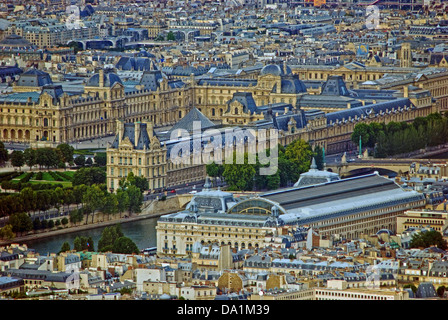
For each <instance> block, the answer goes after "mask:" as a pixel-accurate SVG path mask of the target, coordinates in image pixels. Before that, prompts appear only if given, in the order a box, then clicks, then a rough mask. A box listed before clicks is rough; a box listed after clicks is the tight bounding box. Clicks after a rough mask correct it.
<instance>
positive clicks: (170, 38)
mask: <svg viewBox="0 0 448 320" xmlns="http://www.w3.org/2000/svg"><path fill="white" fill-rule="evenodd" d="M166 40H168V41H175V40H176V37H175V36H174V33H173V31H170V32H168V34H167V35H166Z"/></svg>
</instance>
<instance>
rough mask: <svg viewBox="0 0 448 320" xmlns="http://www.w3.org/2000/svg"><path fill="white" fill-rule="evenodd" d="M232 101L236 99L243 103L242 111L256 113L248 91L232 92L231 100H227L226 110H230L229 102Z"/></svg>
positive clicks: (255, 107)
mask: <svg viewBox="0 0 448 320" xmlns="http://www.w3.org/2000/svg"><path fill="white" fill-rule="evenodd" d="M234 101H238V102H239V103H241V104H242V105H243V112H244V113H250V114H254V113H257V105H256V104H255V100H254V98H253V97H252V93H250V92H236V93H234V94H233V97H232V99H231V100H229V101H228V102H227V112H229V111H230V104H231V103H233V102H234Z"/></svg>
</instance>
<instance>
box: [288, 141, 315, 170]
mask: <svg viewBox="0 0 448 320" xmlns="http://www.w3.org/2000/svg"><path fill="white" fill-rule="evenodd" d="M285 157H286V158H287V159H288V160H290V161H291V162H293V163H294V164H295V169H296V170H298V172H297V174H299V175H300V174H301V173H303V172H306V171H308V170H309V169H310V165H311V159H312V157H313V150H311V146H310V145H309V143H308V142H306V141H304V140H302V139H296V140H294V141H293V142H291V143H290V144H288V145H287V146H286V148H285Z"/></svg>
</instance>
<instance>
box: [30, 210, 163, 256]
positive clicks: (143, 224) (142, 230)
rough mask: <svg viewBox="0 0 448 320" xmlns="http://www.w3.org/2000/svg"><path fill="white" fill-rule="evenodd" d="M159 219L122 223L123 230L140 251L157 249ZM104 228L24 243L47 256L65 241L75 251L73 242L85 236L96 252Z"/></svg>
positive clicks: (58, 248) (56, 250) (58, 249)
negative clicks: (89, 239)
mask: <svg viewBox="0 0 448 320" xmlns="http://www.w3.org/2000/svg"><path fill="white" fill-rule="evenodd" d="M157 219H158V218H149V219H144V220H138V221H133V222H126V223H122V224H121V230H122V231H123V233H124V235H125V236H126V237H128V238H131V239H132V240H133V241H134V242H135V244H136V245H137V247H138V248H139V249H144V248H148V247H155V246H156V242H157V240H156V224H157ZM104 228H105V227H104ZM104 228H95V229H91V230H85V231H79V232H71V233H66V234H61V235H57V236H52V237H47V238H42V239H38V240H33V241H26V242H24V243H25V244H26V245H27V246H28V248H30V249H34V250H35V251H36V252H38V253H39V254H40V255H47V254H49V253H58V252H59V251H60V250H61V246H62V244H63V243H64V242H65V241H67V242H68V243H69V244H70V248H72V249H73V241H74V240H75V238H76V237H80V236H85V237H92V239H93V242H94V249H95V250H96V249H97V248H98V240H99V239H100V238H101V232H102V231H103V229H104Z"/></svg>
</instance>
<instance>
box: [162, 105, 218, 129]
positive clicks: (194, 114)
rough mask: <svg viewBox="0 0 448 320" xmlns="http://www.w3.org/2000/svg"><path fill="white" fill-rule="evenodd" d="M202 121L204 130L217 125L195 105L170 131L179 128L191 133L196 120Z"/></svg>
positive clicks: (201, 126) (201, 125) (201, 124)
mask: <svg viewBox="0 0 448 320" xmlns="http://www.w3.org/2000/svg"><path fill="white" fill-rule="evenodd" d="M196 121H199V122H200V128H201V129H202V130H205V129H209V128H213V127H216V125H215V124H214V123H213V122H212V121H211V120H209V119H208V118H207V117H206V116H205V115H204V114H203V113H202V112H201V111H199V110H198V109H197V108H196V107H193V108H192V109H191V110H190V112H188V113H187V114H186V115H185V117H183V118H182V119H180V120H179V121H178V122H177V123H176V124H175V125H174V126H173V127H172V128H171V129H170V131H169V132H170V133H171V132H174V131H176V130H179V129H183V130H186V131H187V132H189V133H192V132H193V125H194V122H196Z"/></svg>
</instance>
